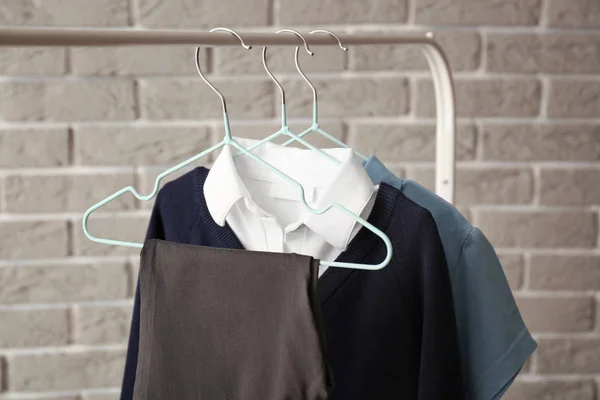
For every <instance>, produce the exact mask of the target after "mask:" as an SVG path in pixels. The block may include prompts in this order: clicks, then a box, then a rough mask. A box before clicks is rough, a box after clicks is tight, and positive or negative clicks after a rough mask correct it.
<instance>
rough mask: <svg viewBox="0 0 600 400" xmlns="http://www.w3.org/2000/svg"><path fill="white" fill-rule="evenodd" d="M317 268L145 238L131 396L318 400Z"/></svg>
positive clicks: (322, 391) (323, 392) (290, 257)
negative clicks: (133, 384)
mask: <svg viewBox="0 0 600 400" xmlns="http://www.w3.org/2000/svg"><path fill="white" fill-rule="evenodd" d="M318 265H319V261H318V260H315V259H313V258H312V257H307V256H302V255H298V254H281V253H265V252H254V251H245V250H230V249H217V248H211V247H203V246H194V245H186V244H179V243H173V242H166V241H162V240H156V239H152V240H149V241H147V242H146V243H145V244H144V248H143V249H142V253H141V266H140V297H141V314H140V349H139V357H138V365H137V376H136V380H135V389H134V396H133V398H134V400H150V399H152V400H154V399H156V400H288V399H289V400H300V399H307V400H316V399H327V398H328V393H329V392H330V391H331V389H332V378H331V373H330V371H329V368H328V366H327V362H326V359H325V338H324V333H323V324H322V317H321V311H320V305H319V300H318V296H317V288H316V285H317V276H318Z"/></svg>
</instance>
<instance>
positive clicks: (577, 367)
mask: <svg viewBox="0 0 600 400" xmlns="http://www.w3.org/2000/svg"><path fill="white" fill-rule="evenodd" d="M537 359H538V362H537V370H538V372H539V373H542V374H552V373H569V374H573V373H575V374H576V373H593V374H597V373H598V372H600V340H599V339H597V338H580V339H575V338H573V339H539V340H538V350H537Z"/></svg>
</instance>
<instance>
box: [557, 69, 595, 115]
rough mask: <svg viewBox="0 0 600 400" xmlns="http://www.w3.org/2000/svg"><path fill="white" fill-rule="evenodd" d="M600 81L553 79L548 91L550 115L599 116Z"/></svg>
mask: <svg viewBox="0 0 600 400" xmlns="http://www.w3.org/2000/svg"><path fill="white" fill-rule="evenodd" d="M599 104H600V82H596V81H582V80H571V79H553V80H552V81H551V83H550V91H549V93H548V106H547V107H548V111H547V112H548V116H549V117H556V118H598V115H600V106H599Z"/></svg>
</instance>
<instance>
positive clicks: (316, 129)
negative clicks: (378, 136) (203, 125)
mask: <svg viewBox="0 0 600 400" xmlns="http://www.w3.org/2000/svg"><path fill="white" fill-rule="evenodd" d="M281 32H289V33H293V34H295V35H296V36H298V37H299V38H300V39H302V41H303V42H304V47H305V49H306V52H307V53H308V54H310V55H311V56H312V55H314V53H313V52H312V51H310V50H309V49H308V44H307V43H306V40H305V39H304V37H303V36H302V35H300V33H298V32H297V31H295V30H293V29H280V30H278V31H277V32H275V33H281ZM309 33H310V34H313V33H327V34H328V35H330V36H332V37H333V38H334V39H336V40H337V42H338V46H339V47H340V49H342V50H343V51H347V50H348V48H347V47H345V46H344V45H343V44H342V42H341V40H340V38H339V37H337V35H335V34H334V33H333V32H330V31H328V30H325V29H316V30H314V31H311V32H309ZM299 50H300V48H299V47H296V51H295V53H294V62H295V64H296V70H297V71H298V73H299V74H300V76H301V77H302V79H303V80H304V82H306V83H307V84H308V86H309V87H310V89H311V91H312V93H313V105H312V111H313V113H312V114H313V122H312V125H311V126H310V127H309V128H308V129H306V130H304V131H303V132H302V133H300V134H298V135H294V134H291V132H289V129H288V130H287V136H290V139H289V140H287V141H286V142H284V143H283V144H282V145H283V146H288V145H290V144H291V143H294V142H299V143H301V144H303V145H304V146H306V147H308V148H309V149H314V146H312V145H310V144H308V143H307V142H306V141H304V140H300V138H303V137H304V136H306V135H307V134H309V133H311V132H317V133H319V134H320V135H322V136H325V137H326V138H328V139H329V140H331V141H332V142H334V143H335V144H337V145H338V146H340V147H344V148H348V145H346V144H345V143H344V142H342V141H341V140H339V139H338V138H336V137H335V136H333V135H330V134H329V133H327V132H325V131H324V130H323V129H322V128H321V127H320V126H319V121H318V111H317V110H318V107H317V89H315V86H314V85H313V84H312V82H311V81H310V79H308V77H307V76H306V74H305V73H304V72H303V71H302V68H300V62H299V60H298V55H299ZM265 52H266V48H263V66H264V67H265V70H266V71H267V74H269V76H270V77H271V79H272V80H273V82H275V85H277V87H278V88H279V91H280V92H281V98H282V102H281V115H282V118H285V117H284V116H285V95H284V92H283V88H282V87H281V84H280V83H279V82H278V81H277V79H275V77H274V76H273V74H272V73H271V71H269V68H268V67H267V62H266V58H265ZM283 121H285V119H283ZM282 129H283V128H282ZM281 135H282V134H274V135H271V136H269V137H266V138H265V139H263V140H261V141H260V142H258V143H256V144H254V145H252V146H250V147H249V148H248V150H253V149H255V148H257V147H259V146H262V145H263V144H264V143H267V142H270V141H272V140H273V139H275V138H276V137H278V136H281ZM353 151H354V154H356V155H357V156H358V157H360V158H361V159H362V160H364V161H367V160H368V159H367V157H365V156H364V155H362V154H360V153H359V152H358V151H356V150H353ZM325 154H327V153H325ZM329 158H330V159H332V160H333V161H334V162H337V160H335V159H333V157H331V156H330V157H329ZM337 164H338V165H339V162H337Z"/></svg>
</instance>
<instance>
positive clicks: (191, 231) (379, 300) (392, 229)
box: [122, 167, 464, 400]
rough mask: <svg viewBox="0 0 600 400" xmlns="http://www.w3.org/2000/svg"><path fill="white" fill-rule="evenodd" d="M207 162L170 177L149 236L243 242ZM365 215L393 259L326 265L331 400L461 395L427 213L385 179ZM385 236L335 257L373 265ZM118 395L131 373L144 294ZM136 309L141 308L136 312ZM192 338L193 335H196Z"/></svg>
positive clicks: (443, 268)
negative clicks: (222, 214) (221, 210)
mask: <svg viewBox="0 0 600 400" xmlns="http://www.w3.org/2000/svg"><path fill="white" fill-rule="evenodd" d="M207 175H208V170H207V169H206V168H202V167H199V168H196V169H195V170H193V171H191V172H190V173H188V174H185V175H183V176H182V177H180V178H178V179H176V180H174V181H172V182H169V183H167V184H166V185H165V187H164V188H163V189H162V190H161V192H160V193H159V195H158V198H157V201H156V203H155V206H154V209H153V215H152V217H151V221H150V226H149V229H148V236H149V237H159V238H161V239H164V240H170V241H180V242H183V243H190V244H197V245H205V246H213V247H222V248H237V249H241V248H243V247H242V245H241V243H240V242H239V240H238V238H237V237H236V235H235V233H234V232H233V231H232V230H231V228H230V227H229V226H228V225H225V226H220V225H218V224H217V223H216V222H215V221H214V220H213V218H212V217H211V215H210V212H209V211H208V207H207V204H206V201H205V195H204V182H205V180H206V177H207ZM368 221H369V222H370V223H372V224H373V225H375V226H376V227H378V228H379V229H382V230H383V231H384V232H385V234H386V235H388V237H390V239H391V240H392V243H393V251H394V257H393V259H392V261H391V262H390V264H389V265H388V266H387V267H385V268H383V269H382V270H379V271H361V270H353V269H344V268H329V269H328V270H327V271H325V273H324V274H323V275H322V277H321V278H320V279H319V282H318V292H319V299H320V302H321V307H322V310H323V316H324V324H325V336H326V340H327V359H328V361H329V364H330V366H331V369H332V373H333V379H334V381H335V388H334V390H333V391H332V392H331V396H330V398H331V399H334V400H336V399H337V400H354V399H356V400H364V399H370V398H373V399H379V400H388V399H389V400H396V399H398V398H409V399H422V400H426V399H445V400H446V399H448V400H452V399H463V398H464V395H463V385H462V378H461V368H460V359H459V354H458V339H457V336H456V326H455V317H454V310H453V302H452V291H451V287H450V280H449V276H448V267H447V265H446V260H445V256H444V252H443V248H442V245H441V242H440V238H439V233H438V232H437V227H436V225H435V222H434V220H433V218H432V217H431V214H430V213H429V212H428V211H427V210H426V209H424V208H423V207H420V206H419V205H417V204H416V203H415V202H413V201H411V200H410V199H408V198H407V197H406V196H404V195H403V194H402V193H401V192H400V191H398V190H397V189H395V188H393V187H392V186H389V185H387V184H385V183H382V184H381V185H380V187H379V190H378V192H377V195H376V198H375V202H374V205H373V209H372V211H371V213H370V216H369V219H368ZM385 253H386V249H385V246H384V244H383V242H382V241H381V240H380V239H379V238H378V237H377V236H375V235H373V234H372V233H371V232H369V231H368V230H366V229H361V230H359V232H358V233H357V234H356V236H355V237H354V238H353V239H352V240H351V242H350V243H349V245H348V247H347V249H346V250H345V251H344V252H342V253H341V254H340V255H339V257H338V258H337V261H346V262H362V263H377V262H379V261H381V260H382V259H383V258H384V257H385ZM137 297H138V299H137V301H136V308H135V309H134V314H135V315H134V317H133V323H132V331H131V335H130V343H129V349H128V356H127V365H126V372H125V380H124V385H123V389H124V390H123V392H122V398H123V399H127V398H129V397H127V396H128V391H129V390H130V389H129V388H130V387H131V385H132V383H133V382H134V380H135V374H136V372H135V363H136V361H135V360H137V357H138V344H139V342H138V337H139V329H140V327H139V294H138V296H137ZM136 310H137V311H136ZM190 340H193V338H190Z"/></svg>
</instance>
